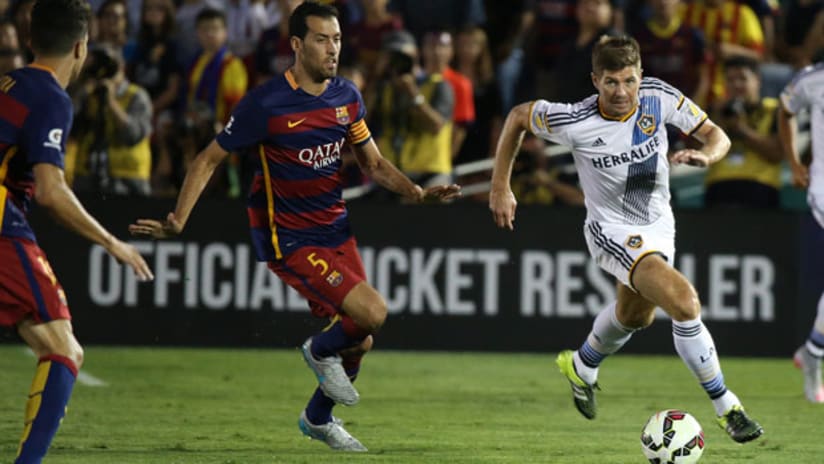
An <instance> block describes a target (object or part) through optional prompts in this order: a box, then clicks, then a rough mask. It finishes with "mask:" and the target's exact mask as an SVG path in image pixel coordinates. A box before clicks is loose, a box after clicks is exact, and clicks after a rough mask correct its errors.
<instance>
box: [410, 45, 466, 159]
mask: <svg viewBox="0 0 824 464" xmlns="http://www.w3.org/2000/svg"><path fill="white" fill-rule="evenodd" d="M422 52H423V53H422V54H421V56H422V57H423V67H424V72H425V73H426V74H429V75H436V74H440V75H441V76H443V78H444V79H445V80H446V82H448V83H449V86H450V87H452V94H453V95H454V97H455V104H454V109H453V111H452V143H451V150H452V158H453V159H454V158H455V157H456V156H457V155H458V151H460V149H461V145H462V144H463V142H464V139H466V129H467V127H469V126H470V125H472V124H473V123H474V122H475V100H474V93H475V92H474V90H473V88H472V81H471V80H469V78H468V77H466V76H465V75H463V74H462V73H460V72H459V71H455V70H454V69H452V68H451V67H449V63H450V62H451V61H452V58H453V57H454V56H455V50H454V47H453V46H452V34H450V33H449V32H446V31H432V32H427V33H426V34H424V36H423V47H422Z"/></svg>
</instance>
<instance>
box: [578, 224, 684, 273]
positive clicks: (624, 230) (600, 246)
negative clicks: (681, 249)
mask: <svg viewBox="0 0 824 464" xmlns="http://www.w3.org/2000/svg"><path fill="white" fill-rule="evenodd" d="M584 238H585V239H586V243H587V248H588V249H589V253H590V256H592V258H593V260H594V261H595V262H596V264H598V266H599V267H600V268H601V269H603V270H605V271H607V272H608V273H610V274H612V275H613V276H614V277H615V278H616V279H618V281H619V282H621V283H622V284H624V285H626V286H627V287H629V288H630V289H634V288H636V287H635V285H634V275H635V272H636V269H637V267H638V264H639V263H640V262H642V261H643V260H644V259H645V258H647V257H648V256H651V255H659V256H661V257H662V258H663V259H664V260H666V261H669V262H672V260H673V259H674V256H675V227H674V223H673V219H672V218H671V217H669V216H665V217H661V218H659V219H658V220H657V221H655V222H654V223H652V224H647V225H632V224H608V223H601V222H598V221H587V222H586V224H585V225H584Z"/></svg>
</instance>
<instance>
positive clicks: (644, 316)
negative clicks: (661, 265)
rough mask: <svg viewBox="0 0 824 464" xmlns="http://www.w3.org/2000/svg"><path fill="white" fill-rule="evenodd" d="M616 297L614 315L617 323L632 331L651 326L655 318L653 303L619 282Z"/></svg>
mask: <svg viewBox="0 0 824 464" xmlns="http://www.w3.org/2000/svg"><path fill="white" fill-rule="evenodd" d="M617 296H618V298H617V301H616V303H615V315H616V316H617V318H618V322H620V323H621V324H622V325H624V326H625V327H630V328H633V329H642V328H644V327H647V326H649V325H650V324H652V321H653V319H654V318H655V307H656V306H655V303H653V302H651V301H649V300H648V299H646V298H644V297H643V296H641V295H640V294H639V293H638V292H636V291H634V290H633V289H631V288H629V287H627V286H626V285H624V284H622V283H620V282H619V283H618V291H617Z"/></svg>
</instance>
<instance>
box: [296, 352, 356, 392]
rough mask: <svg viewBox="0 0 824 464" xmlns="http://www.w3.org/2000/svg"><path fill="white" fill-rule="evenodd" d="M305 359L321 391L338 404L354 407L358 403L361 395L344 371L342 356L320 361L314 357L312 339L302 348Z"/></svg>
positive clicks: (329, 357)
mask: <svg viewBox="0 0 824 464" xmlns="http://www.w3.org/2000/svg"><path fill="white" fill-rule="evenodd" d="M301 351H302V352H303V359H304V360H305V361H306V364H307V365H308V366H309V367H310V368H312V371H314V372H315V376H316V377H317V378H318V384H320V389H321V390H323V393H325V394H326V396H328V397H329V398H332V400H334V401H335V402H336V403H340V404H343V405H346V406H352V405H355V404H357V403H358V401H359V400H360V395H358V391H357V390H355V387H354V386H353V385H352V381H351V380H349V376H348V375H346V371H345V370H344V369H343V360H342V359H341V357H340V356H338V355H335V356H328V357H326V358H321V359H318V358H316V357H315V356H314V355H312V337H309V338H307V339H306V341H305V342H303V346H302V347H301Z"/></svg>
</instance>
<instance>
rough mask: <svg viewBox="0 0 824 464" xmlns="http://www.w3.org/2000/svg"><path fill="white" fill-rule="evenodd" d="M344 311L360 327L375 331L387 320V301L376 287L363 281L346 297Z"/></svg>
mask: <svg viewBox="0 0 824 464" xmlns="http://www.w3.org/2000/svg"><path fill="white" fill-rule="evenodd" d="M343 312H344V313H345V314H346V315H348V316H349V317H351V318H352V319H353V320H354V321H355V323H356V324H357V325H358V326H359V327H362V328H365V329H369V330H372V331H374V330H377V329H379V328H380V327H381V326H382V325H383V322H384V321H385V320H386V312H387V311H386V302H385V301H384V300H383V297H382V296H381V295H380V293H378V291H377V290H375V288H374V287H372V286H371V285H369V284H368V283H367V282H366V281H363V282H360V283H359V284H358V285H356V286H355V288H353V289H352V291H350V292H349V294H347V295H346V298H344V300H343Z"/></svg>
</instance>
